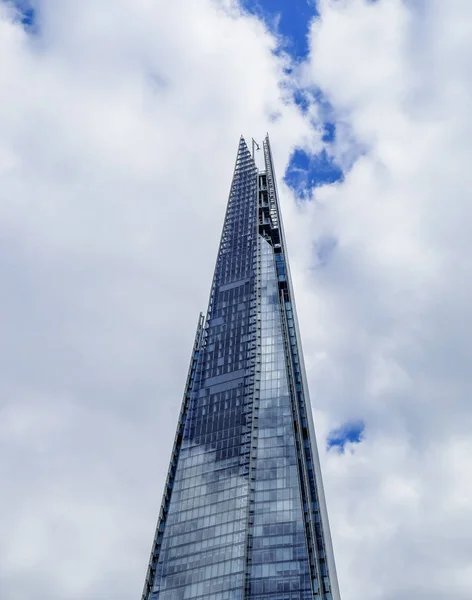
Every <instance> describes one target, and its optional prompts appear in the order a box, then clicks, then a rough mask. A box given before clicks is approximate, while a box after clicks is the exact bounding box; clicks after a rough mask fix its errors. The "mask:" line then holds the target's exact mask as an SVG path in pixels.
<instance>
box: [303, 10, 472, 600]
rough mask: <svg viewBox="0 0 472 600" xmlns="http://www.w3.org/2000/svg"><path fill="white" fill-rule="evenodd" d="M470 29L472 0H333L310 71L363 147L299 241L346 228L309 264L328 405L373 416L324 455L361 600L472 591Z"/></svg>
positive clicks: (346, 560)
mask: <svg viewBox="0 0 472 600" xmlns="http://www.w3.org/2000/svg"><path fill="white" fill-rule="evenodd" d="M471 28H472V7H470V5H469V4H468V3H466V2H458V3H443V2H440V1H439V0H438V1H437V2H429V3H416V2H411V3H406V2H402V1H401V0H380V1H378V2H376V3H371V2H367V1H364V0H353V1H352V2H335V1H330V0H326V1H325V2H322V3H321V19H320V20H319V21H316V22H315V23H314V24H313V26H312V31H311V56H310V59H309V63H308V64H306V65H304V67H303V68H302V77H303V79H304V82H305V83H306V84H314V85H317V86H319V87H320V88H321V89H322V90H323V92H324V93H325V94H326V95H327V97H328V99H329V100H330V102H331V103H332V105H333V108H334V112H335V115H336V118H337V119H338V122H339V127H338V133H339V135H338V139H337V141H336V144H335V148H334V152H335V155H336V156H337V158H338V160H339V161H340V162H341V163H343V161H344V157H345V156H351V155H352V153H353V152H356V147H357V148H362V152H363V154H362V156H361V157H360V158H358V160H357V161H356V162H355V164H354V166H353V167H352V169H351V170H350V171H349V172H348V173H347V174H346V178H345V181H344V182H342V183H340V184H337V185H334V186H330V187H326V188H322V189H318V190H316V192H315V199H316V204H315V203H313V204H312V205H311V206H309V207H308V208H307V210H306V214H305V223H304V227H305V231H306V236H305V237H304V243H305V247H304V248H302V247H301V248H300V254H299V257H303V256H305V257H307V256H308V248H309V247H308V244H309V243H311V241H310V240H312V237H310V235H309V233H308V231H311V232H312V233H313V232H315V233H314V237H315V239H322V237H323V236H332V237H334V238H336V239H337V241H338V244H337V247H336V250H335V251H334V253H333V257H332V260H331V262H330V264H329V265H328V267H324V268H317V269H315V270H314V271H313V272H312V275H313V277H312V278H310V277H309V276H308V275H307V277H306V278H305V285H306V287H307V288H308V287H310V288H311V294H312V297H313V298H315V297H316V301H311V300H310V296H309V295H308V294H306V295H303V296H302V299H301V302H300V304H301V307H302V311H303V312H302V324H303V323H305V324H306V323H308V322H309V320H311V321H312V322H313V321H314V322H315V323H316V324H315V325H313V326H312V327H311V328H309V327H305V341H306V355H308V356H309V358H310V360H309V364H310V367H311V368H310V373H311V380H312V383H313V392H314V396H315V398H316V404H317V405H318V406H319V407H320V409H324V410H325V411H326V412H327V413H329V414H330V417H331V419H334V421H335V422H338V423H341V422H343V421H344V420H345V419H347V418H359V417H360V418H364V419H365V420H366V439H365V441H364V442H363V443H362V444H361V445H359V446H356V447H355V448H353V453H352V454H349V452H346V453H345V455H342V456H339V455H336V454H334V453H333V454H330V455H329V456H328V457H326V469H327V480H328V492H329V494H328V500H329V501H331V514H332V515H333V517H334V515H335V518H332V521H333V523H332V528H333V529H334V532H335V542H336V545H335V548H336V553H337V557H338V567H339V571H340V580H341V587H342V591H343V592H344V594H343V597H344V598H347V599H357V598H376V599H377V598H378V599H382V600H390V599H391V598H392V599H393V598H397V597H399V596H408V597H414V598H418V599H420V598H438V599H439V598H444V597H449V596H454V597H457V598H461V599H462V598H464V599H465V598H469V597H470V594H471V591H472V574H471V571H470V563H471V559H472V546H471V544H470V543H469V542H468V539H467V538H468V535H467V533H466V532H467V531H469V530H470V528H471V527H472V505H471V503H470V501H469V500H468V499H469V498H470V489H469V487H470V486H469V485H468V483H467V482H468V479H469V478H468V470H469V464H470V463H471V461H472V447H471V446H470V444H469V443H468V436H469V431H470V426H471V421H472V418H471V417H472V412H471V410H470V408H469V404H470V394H471V385H470V377H469V370H470V367H469V363H470V356H472V345H471V341H470V340H471V338H472V336H471V333H472V332H471V329H470V326H469V324H468V323H469V321H470V318H469V316H470V315H469V313H470V308H469V307H470V305H471V303H472V285H471V278H470V272H471V262H470V255H471V251H472V246H471V242H470V235H469V222H470V198H469V196H470V187H471V186H470V169H469V167H468V165H469V163H470V161H471V158H472V156H471V155H472V152H471V146H470V141H469V135H468V134H469V131H470V127H471V118H470V114H469V113H470V111H469V109H468V107H467V103H468V101H467V100H466V99H467V98H470V96H471V93H472V79H471V77H470V59H471V56H472V45H471V42H470V39H472V38H471V37H470V31H471ZM353 146H354V147H353ZM305 264H306V266H307V267H308V261H307V260H305ZM312 265H313V263H312ZM309 312H310V313H311V314H310V315H309ZM317 356H318V357H321V359H319V360H316V357H317ZM318 422H319V423H323V420H322V419H318ZM328 426H329V425H328V423H326V428H328Z"/></svg>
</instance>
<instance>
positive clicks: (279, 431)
mask: <svg viewBox="0 0 472 600" xmlns="http://www.w3.org/2000/svg"><path fill="white" fill-rule="evenodd" d="M259 245H260V321H261V336H260V338H261V342H260V343H261V381H260V392H259V410H258V440H257V458H256V467H255V493H254V525H253V534H252V535H253V539H252V553H251V557H250V565H251V566H250V598H251V600H268V599H274V598H277V600H311V598H312V595H311V589H310V577H309V566H308V555H307V548H306V541H305V539H306V538H305V526H304V520H303V512H302V503H301V498H300V485H299V478H298V469H297V454H296V447H295V439H294V434H293V418H292V410H291V404H290V396H289V387H288V381H287V365H286V360H285V351H284V339H283V332H282V319H281V310H280V303H279V294H278V289H277V274H276V269H275V261H274V253H273V249H272V246H271V245H270V244H269V243H268V242H267V241H266V240H264V239H263V238H262V237H259Z"/></svg>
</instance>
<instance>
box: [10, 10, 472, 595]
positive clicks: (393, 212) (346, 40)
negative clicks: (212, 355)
mask: <svg viewBox="0 0 472 600" xmlns="http://www.w3.org/2000/svg"><path fill="white" fill-rule="evenodd" d="M471 98H472V3H471V2H470V0H448V1H445V0H376V1H373V0H318V3H317V5H315V3H314V0H291V1H290V2H287V1H285V0H257V1H255V0H240V2H238V1H237V0H172V1H171V2H169V1H167V0H166V1H164V0H113V1H112V2H110V0H80V1H79V0H29V1H26V0H25V1H23V0H16V1H15V2H12V1H11V0H0V277H1V280H2V285H1V291H0V334H1V335H0V598H1V599H2V600H31V598H35V599H37V600H69V599H70V600H103V599H107V600H108V599H113V600H129V599H130V598H139V597H140V594H141V589H142V585H143V580H144V575H145V571H146V566H147V561H148V556H149V551H150V547H151V542H152V536H153V532H154V531H153V530H154V526H155V523H156V519H157V514H158V510H159V505H160V499H161V493H162V488H163V483H164V477H165V473H166V469H167V463H168V459H169V454H170V449H171V445H172V440H173V436H174V430H175V425H176V421H177V416H178V412H179V408H180V402H181V396H182V390H183V384H184V380H185V376H186V372H187V367H188V360H189V354H190V350H191V345H192V340H193V336H194V332H195V326H196V322H197V317H198V313H199V311H200V310H202V309H205V307H206V303H207V299H208V292H209V286H210V280H211V275H212V270H213V266H214V260H215V255H216V250H217V245H218V237H219V233H220V230H221V225H222V220H223V215H224V209H225V203H226V199H227V194H228V190H229V184H230V179H231V174H232V169H233V164H234V158H235V153H236V149H237V144H238V139H239V136H240V134H241V133H243V134H244V135H246V136H247V137H248V138H249V139H250V137H251V136H254V137H255V138H256V139H258V140H260V139H261V138H262V137H263V136H264V135H265V133H266V131H269V133H270V136H271V140H272V146H273V152H274V157H275V162H276V169H277V173H278V177H279V182H280V191H281V196H282V199H281V201H282V209H283V213H284V220H285V225H286V230H287V237H288V244H289V253H290V256H291V261H292V271H293V275H294V285H295V291H296V296H297V302H298V308H299V318H300V322H301V328H302V337H303V342H304V350H305V358H306V362H307V370H308V376H309V381H310V387H311V395H312V402H313V406H314V416H315V423H316V428H317V435H318V443H319V446H320V450H321V459H322V466H323V472H324V478H325V487H326V494H327V499H328V503H329V513H330V518H331V529H332V532H333V538H334V545H335V553H336V558H337V565H338V574H339V581H340V587H341V592H342V597H343V600H394V599H395V600H397V599H398V598H409V599H414V600H426V599H427V600H443V599H444V598H448V597H453V598H455V599H456V600H470V598H471V596H472V535H471V532H472V477H471V469H472V438H471V434H470V432H471V428H472V410H471V408H470V404H471V398H472V376H471V375H470V374H469V373H470V371H471V364H472V324H471V322H470V321H471V319H470V315H471V311H472V308H471V307H472V273H471V271H472V259H471V256H472V238H471V234H470V230H471V224H472V204H471V189H472V181H471V180H472V169H471V165H472V144H471V137H472V117H471V115H472V101H471Z"/></svg>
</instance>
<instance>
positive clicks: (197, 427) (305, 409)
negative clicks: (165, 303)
mask: <svg viewBox="0 0 472 600" xmlns="http://www.w3.org/2000/svg"><path fill="white" fill-rule="evenodd" d="M263 152H264V161H265V170H264V171H259V170H258V168H257V167H256V164H255V162H254V159H253V156H252V155H251V152H250V151H249V149H248V147H247V145H246V142H245V141H244V139H243V138H241V140H240V142H239V148H238V154H237V159H236V165H235V169H234V176H233V181H232V185H231V191H230V195H229V200H228V206H227V210H226V216H225V221H224V226H223V232H222V235H221V242H220V247H219V251H218V257H217V262H216V268H215V273H214V278H213V283H212V287H211V294H210V301H209V306H208V311H207V314H206V317H204V316H203V315H201V316H200V319H199V323H198V328H197V333H196V337H195V343H194V347H193V351H192V356H191V362H190V368H189V372H188V377H187V382H186V387H185V393H184V399H183V403H182V408H181V412H180V417H179V423H178V427H177V434H176V437H175V442H174V448H173V453H172V458H171V463H170V467H169V472H168V476H167V481H166V485H165V490H164V497H163V500H162V506H161V511H160V514H159V520H158V524H157V529H156V534H155V537H154V542H153V547H152V552H151V559H150V562H149V568H148V572H147V576H146V582H145V586H144V591H143V595H142V600H197V599H198V600H203V599H205V600H339V598H340V596H339V590H338V584H337V578H336V570H335V565H334V557H333V550H332V545H331V537H330V532H329V525H328V518H327V512H326V505H325V499H324V493H323V486H322V481H321V473H320V464H319V458H318V452H317V448H316V443H315V433H314V427H313V421H312V413H311V407H310V401H309V397H308V388H307V383H306V377H305V370H304V363H303V356H302V351H301V345H300V336H299V332H298V325H297V315H296V311H295V304H294V298H293V290H292V284H291V279H290V271H289V265H288V260H287V254H286V246H285V239H284V233H283V229H282V222H281V217H280V208H279V201H278V196H277V185H276V181H275V175H274V167H273V162H272V154H271V148H270V144H269V139H268V137H267V138H266V139H265V140H264V142H263Z"/></svg>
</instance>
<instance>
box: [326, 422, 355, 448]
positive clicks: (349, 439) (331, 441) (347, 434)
mask: <svg viewBox="0 0 472 600" xmlns="http://www.w3.org/2000/svg"><path fill="white" fill-rule="evenodd" d="M364 432H365V423H364V421H348V422H347V423H344V425H342V426H341V427H339V428H338V429H333V431H330V433H329V434H328V439H327V443H326V447H327V449H328V450H331V449H332V448H334V449H336V450H338V452H340V453H341V454H342V453H343V452H344V447H345V446H346V444H347V443H351V444H360V443H361V442H362V440H363V439H364Z"/></svg>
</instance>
